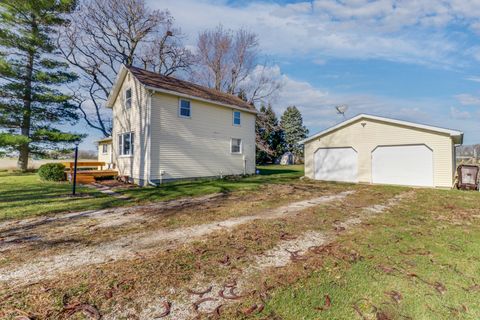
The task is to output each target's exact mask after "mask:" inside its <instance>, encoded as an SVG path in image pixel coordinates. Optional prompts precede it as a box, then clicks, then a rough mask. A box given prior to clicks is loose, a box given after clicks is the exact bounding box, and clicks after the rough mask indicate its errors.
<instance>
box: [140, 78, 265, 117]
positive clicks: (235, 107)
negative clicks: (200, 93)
mask: <svg viewBox="0 0 480 320" xmlns="http://www.w3.org/2000/svg"><path fill="white" fill-rule="evenodd" d="M142 85H143V86H144V87H145V89H147V90H151V91H155V92H161V93H166V94H171V95H174V96H178V97H182V98H187V99H192V100H198V101H202V102H207V103H211V104H215V105H219V106H223V107H227V108H231V109H236V110H242V111H245V112H250V113H253V114H257V113H258V111H257V110H252V109H247V108H245V107H242V106H237V105H233V104H228V103H222V102H218V101H215V100H209V99H204V98H200V97H197V96H192V95H189V94H185V93H180V92H177V91H172V90H166V89H160V88H155V87H152V86H147V85H145V84H142Z"/></svg>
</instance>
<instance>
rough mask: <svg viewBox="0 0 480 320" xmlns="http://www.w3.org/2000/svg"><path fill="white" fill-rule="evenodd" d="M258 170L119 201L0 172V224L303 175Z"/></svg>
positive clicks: (136, 192)
mask: <svg viewBox="0 0 480 320" xmlns="http://www.w3.org/2000/svg"><path fill="white" fill-rule="evenodd" d="M259 169H260V175H256V176H249V177H245V178H241V177H238V178H237V177H234V178H226V179H199V180H187V181H179V182H171V183H166V184H164V185H162V186H160V187H157V188H154V187H144V188H128V189H119V190H118V192H119V193H121V194H124V195H126V196H128V197H130V198H131V200H119V199H117V198H114V197H111V196H108V195H104V194H102V193H100V192H98V191H96V190H95V189H92V188H87V187H80V188H79V189H78V191H77V194H78V196H76V197H71V196H70V194H71V188H72V186H71V184H69V183H66V182H65V183H56V182H45V181H41V180H40V178H39V177H38V175H37V174H35V173H26V174H23V173H15V172H0V220H4V219H11V218H21V217H27V216H33V215H43V214H48V213H54V212H62V211H81V210H92V209H102V208H109V207H115V206H120V205H121V206H125V205H133V204H139V203H146V202H151V201H161V200H171V199H175V198H181V197H188V196H200V195H205V194H209V193H217V192H231V191H235V190H252V189H255V188H258V187H259V186H260V185H263V184H265V183H284V182H288V181H290V180H292V179H297V178H299V177H301V176H302V175H303V166H289V167H281V166H268V167H259Z"/></svg>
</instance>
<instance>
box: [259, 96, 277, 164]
mask: <svg viewBox="0 0 480 320" xmlns="http://www.w3.org/2000/svg"><path fill="white" fill-rule="evenodd" d="M256 136H257V163H269V162H273V161H275V159H276V158H277V157H278V156H280V155H281V154H282V153H283V150H284V140H283V130H282V128H281V127H280V126H279V122H278V118H277V115H276V114H275V111H273V108H272V106H271V105H268V106H267V107H265V105H262V106H261V107H260V110H259V113H258V115H257V121H256Z"/></svg>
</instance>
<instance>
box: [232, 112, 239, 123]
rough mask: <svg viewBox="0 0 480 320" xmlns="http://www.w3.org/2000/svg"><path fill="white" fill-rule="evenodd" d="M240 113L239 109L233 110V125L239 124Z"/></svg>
mask: <svg viewBox="0 0 480 320" xmlns="http://www.w3.org/2000/svg"><path fill="white" fill-rule="evenodd" d="M240 117H241V113H240V111H233V125H234V126H239V125H240V124H241V118H240Z"/></svg>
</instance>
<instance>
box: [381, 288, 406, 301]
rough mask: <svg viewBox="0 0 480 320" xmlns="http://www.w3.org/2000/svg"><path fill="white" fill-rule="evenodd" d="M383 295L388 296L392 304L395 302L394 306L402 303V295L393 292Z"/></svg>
mask: <svg viewBox="0 0 480 320" xmlns="http://www.w3.org/2000/svg"><path fill="white" fill-rule="evenodd" d="M385 294H386V295H387V296H389V297H390V298H391V299H392V300H393V302H395V303H396V304H399V303H400V301H402V299H403V297H402V294H401V293H400V292H398V291H395V290H392V291H385Z"/></svg>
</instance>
